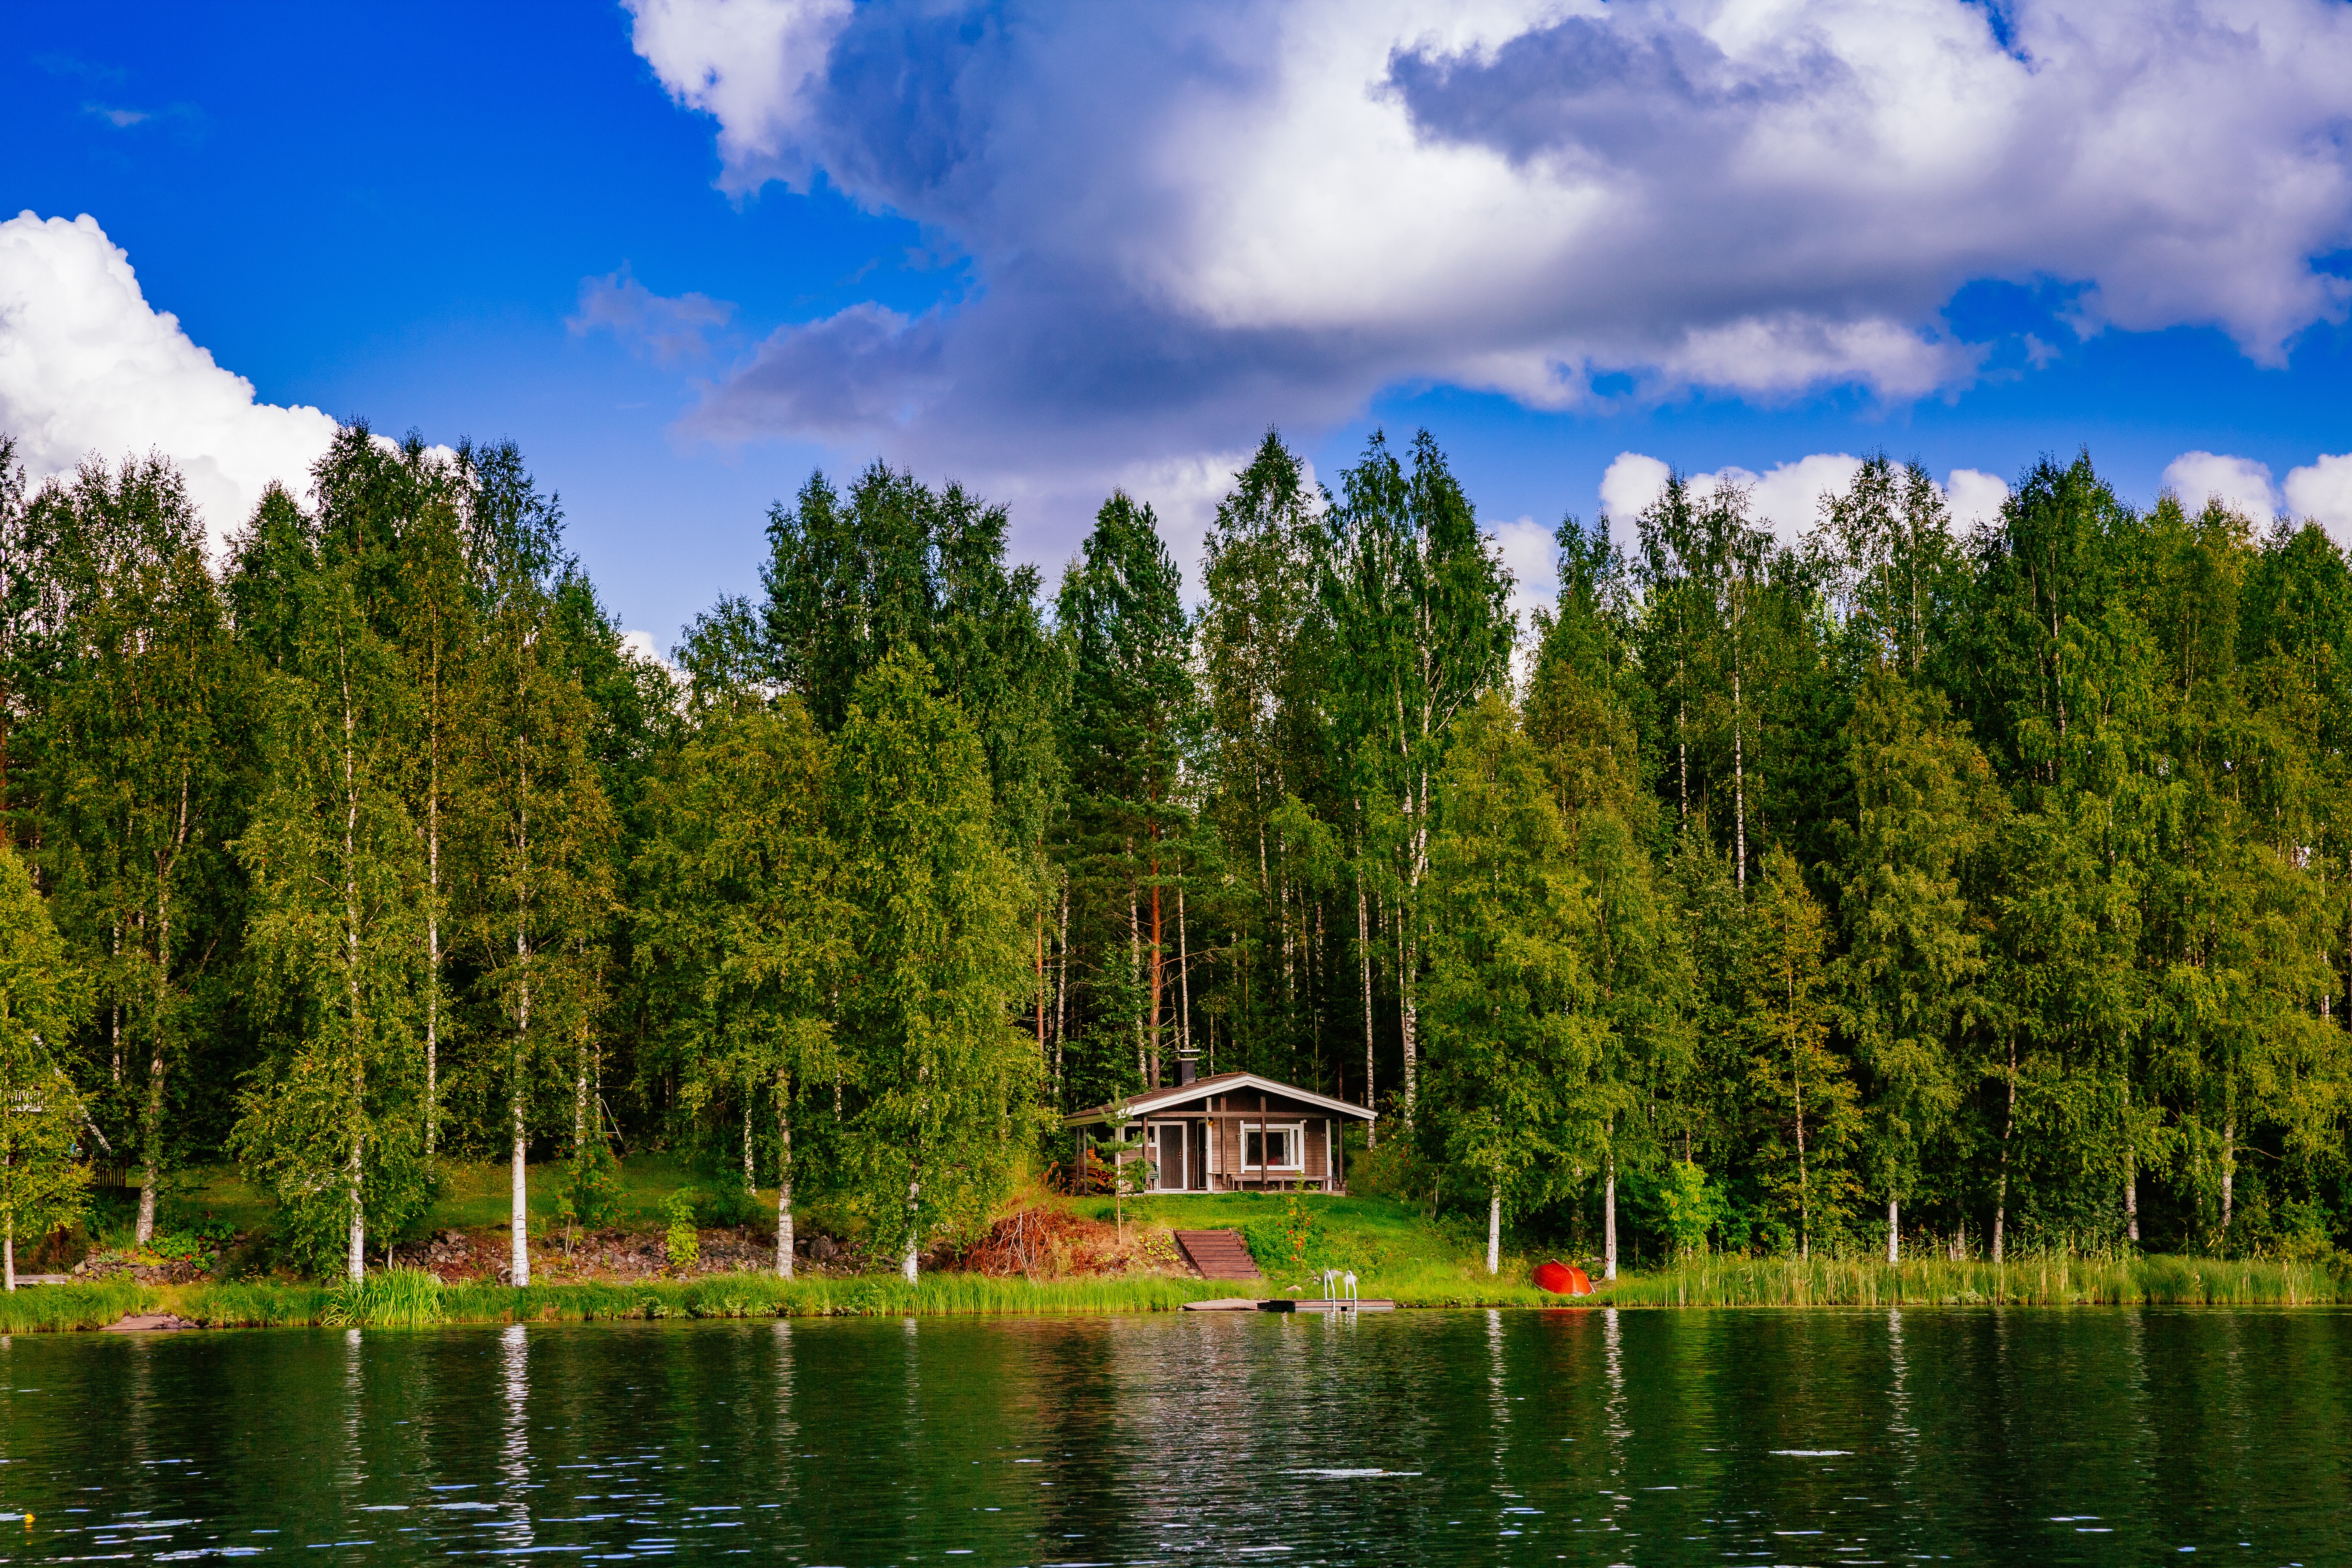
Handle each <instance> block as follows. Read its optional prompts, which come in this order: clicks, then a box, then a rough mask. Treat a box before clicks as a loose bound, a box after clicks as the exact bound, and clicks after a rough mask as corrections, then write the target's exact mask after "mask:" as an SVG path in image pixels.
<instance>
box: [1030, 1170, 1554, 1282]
mask: <svg viewBox="0 0 2352 1568" xmlns="http://www.w3.org/2000/svg"><path fill="white" fill-rule="evenodd" d="M1039 1201H1040V1202H1041V1203H1047V1204H1054V1205H1059V1206H1062V1207H1065V1208H1067V1209H1069V1210H1071V1211H1072V1212H1074V1213H1076V1214H1079V1215H1084V1216H1086V1217H1087V1218H1088V1219H1097V1220H1102V1221H1106V1222H1108V1221H1109V1220H1110V1219H1111V1218H1112V1215H1113V1200H1112V1199H1109V1198H1105V1197H1082V1198H1064V1197H1048V1198H1043V1199H1040V1200H1039ZM1118 1208H1119V1210H1120V1211H1121V1212H1123V1213H1124V1214H1125V1215H1126V1223H1127V1224H1129V1226H1136V1225H1146V1226H1160V1227H1162V1228H1164V1229H1168V1230H1237V1231H1239V1232H1241V1233H1242V1237H1243V1238H1244V1240H1245V1241H1247V1242H1248V1244H1249V1248H1250V1255H1251V1256H1252V1257H1253V1258H1255V1259H1256V1260H1257V1266H1258V1268H1260V1269H1261V1270H1262V1271H1264V1273H1265V1281H1266V1282H1265V1286H1264V1287H1261V1288H1260V1289H1265V1291H1266V1293H1268V1294H1272V1295H1292V1296H1319V1295H1321V1294H1322V1293H1323V1284H1322V1275H1323V1271H1324V1270H1325V1269H1326V1268H1338V1269H1352V1270H1353V1271H1354V1272H1355V1275H1356V1280H1357V1287H1356V1288H1357V1290H1358V1293H1359V1294H1360V1295H1364V1296H1369V1297H1381V1298H1385V1299H1387V1300H1392V1301H1396V1302H1399V1303H1402V1304H1405V1305H1411V1306H1420V1307H1469V1306H1506V1305H1517V1306H1535V1305H1538V1304H1545V1303H1549V1304H1551V1305H1558V1304H1559V1297H1557V1296H1548V1295H1546V1294H1544V1292H1542V1291H1540V1290H1538V1289H1536V1288H1535V1286H1534V1285H1532V1284H1530V1283H1529V1282H1528V1271H1529V1270H1530V1269H1531V1268H1534V1267H1535V1265H1536V1264H1538V1263H1539V1262H1541V1261H1542V1259H1541V1258H1515V1257H1506V1258H1504V1259H1503V1267H1502V1269H1501V1271H1500V1272H1499V1273H1497V1274H1496V1275H1494V1276H1492V1277H1489V1276H1488V1274H1487V1273H1486V1237H1485V1236H1484V1234H1483V1233H1476V1232H1474V1231H1473V1230H1472V1229H1471V1228H1470V1227H1468V1226H1463V1225H1460V1224H1455V1223H1448V1222H1445V1221H1439V1222H1437V1223H1435V1224H1432V1223H1431V1222H1430V1221H1429V1220H1428V1219H1427V1218H1426V1217H1424V1216H1423V1214H1422V1213H1421V1211H1420V1210H1418V1209H1416V1208H1414V1207H1413V1206H1412V1205H1410V1204H1405V1203H1400V1202H1397V1201H1396V1200H1394V1199H1391V1198H1370V1197H1328V1196H1325V1195H1324V1194H1320V1193H1302V1194H1297V1195H1296V1196H1295V1197H1294V1196H1293V1195H1291V1194H1284V1193H1186V1194H1147V1195H1144V1196H1139V1197H1129V1198H1127V1199H1125V1200H1124V1201H1123V1202H1122V1203H1120V1204H1119V1205H1118Z"/></svg>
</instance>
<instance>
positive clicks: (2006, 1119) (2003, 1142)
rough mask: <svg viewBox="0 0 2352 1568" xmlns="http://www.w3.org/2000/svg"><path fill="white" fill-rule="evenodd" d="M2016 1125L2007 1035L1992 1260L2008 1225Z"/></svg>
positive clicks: (2012, 1056)
mask: <svg viewBox="0 0 2352 1568" xmlns="http://www.w3.org/2000/svg"><path fill="white" fill-rule="evenodd" d="M2016 1127H2017V1037H2016V1036H2015V1035H2011V1037H2009V1103H2008V1105H2007V1107H2006V1108H2005V1110H2003V1112H2002V1115H2001V1122H2000V1191H1999V1195H1998V1196H1997V1197H1996V1198H1995V1199H1994V1201H1993V1209H1992V1260H1993V1261H1994V1262H1995V1263H1999V1262H2000V1259H2001V1242H2002V1234H2003V1232H2005V1231H2006V1230H2007V1229H2008V1227H2009V1135H2010V1134H2011V1132H2012V1131H2015V1130H2016Z"/></svg>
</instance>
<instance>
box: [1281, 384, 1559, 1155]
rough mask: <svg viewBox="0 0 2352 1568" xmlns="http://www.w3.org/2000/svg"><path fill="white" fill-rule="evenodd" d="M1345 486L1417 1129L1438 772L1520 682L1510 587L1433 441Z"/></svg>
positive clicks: (1345, 740) (1344, 545) (1351, 748)
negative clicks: (1456, 744)
mask: <svg viewBox="0 0 2352 1568" xmlns="http://www.w3.org/2000/svg"><path fill="white" fill-rule="evenodd" d="M1340 487H1341V499H1340V503H1339V506H1338V507H1337V508H1336V509H1335V510H1334V511H1333V512H1332V515H1331V521H1330V532H1329V537H1328V541H1327V542H1326V544H1325V546H1324V556H1325V560H1326V563H1327V565H1326V567H1325V581H1324V587H1323V599H1324V603H1325V605H1326V607H1327V613H1328V616H1329V619H1330V623H1331V629H1330V638H1331V647H1332V658H1333V664H1334V673H1335V675H1336V676H1337V681H1336V684H1337V686H1338V687H1339V690H1340V691H1341V692H1342V693H1343V697H1342V700H1341V706H1340V716H1339V735H1340V742H1339V743H1340V746H1341V749H1342V752H1343V754H1344V755H1346V756H1347V757H1348V760H1349V763H1351V764H1352V766H1353V769H1354V778H1355V784H1356V788H1357V789H1358V790H1359V791H1360V797H1361V798H1362V799H1363V800H1364V801H1365V802H1366V803H1367V806H1368V811H1367V816H1368V817H1369V818H1370V825H1369V826H1367V829H1366V832H1365V837H1366V838H1367V840H1368V841H1376V840H1379V839H1381V838H1385V839H1387V840H1388V843H1387V845H1386V848H1387V858H1388V859H1389V862H1390V865H1389V868H1388V875H1387V878H1386V885H1387V886H1388V887H1389V888H1390V889H1392V892H1393V897H1394V899H1395V900H1396V906H1397V914H1398V953H1397V970H1396V973H1397V977H1398V991H1399V998H1398V1000H1399V1011H1400V1015H1401V1028H1400V1032H1401V1036H1402V1054H1403V1058H1404V1082H1403V1085H1402V1090H1403V1104H1402V1112H1403V1117H1402V1119H1403V1122H1404V1126H1405V1128H1406V1130H1407V1131H1410V1130H1411V1129H1412V1121H1413V1105H1414V1099H1415V1095H1416V1092H1417V1085H1416V1083H1415V1075H1416V1069H1417V1058H1418V1054H1419V1045H1418V1040H1417V1038H1416V1035H1417V1030H1418V1026H1419V1025H1418V1020H1419V1004H1418V984H1419V975H1420V969H1421V963H1422V952H1421V940H1422V938H1421V924H1420V899H1421V888H1422V884H1423V880H1424V879H1426V878H1427V876H1428V874H1429V844H1430V834H1431V832H1432V830H1433V820H1434V818H1433V812H1434V809H1435V804H1436V795H1435V790H1436V781H1437V774H1438V771H1439V769H1440V767H1441V766H1442V765H1443V763H1444V754H1445V748H1446V746H1447V744H1448V743H1449V741H1450V739H1451V731H1452V729H1453V726H1454V721H1456V720H1457V719H1458V718H1460V717H1461V716H1462V715H1463V714H1465V713H1466V712H1468V711H1469V710H1471V709H1472V708H1474V707H1475V705H1476V704H1477V702H1478V700H1479V699H1480V698H1482V697H1483V696H1484V695H1485V694H1486V693H1487V692H1489V691H1492V690H1496V689H1499V688H1500V687H1501V686H1502V684H1503V683H1504V682H1505V681H1506V680H1507V678H1508V676H1509V664H1510V651H1511V640H1512V636H1513V626H1512V622H1511V616H1510V612H1509V610H1508V609H1507V603H1508V600H1509V597H1510V588H1511V577H1510V574H1509V573H1508V572H1507V571H1505V570H1504V568H1503V565H1502V563H1501V560H1500V558H1499V556H1498V555H1497V554H1496V551H1495V547H1494V545H1493V542H1491V541H1490V540H1488V539H1486V538H1485V537H1484V536H1482V535H1481V534H1480V533H1479V531H1478V524H1477V519H1476V517H1475V514H1474V513H1473V511H1472V510H1471V507H1470V500H1469V498H1468V497H1467V496H1465V495H1464V494H1463V492H1462V488H1461V486H1460V485H1459V484H1457V483H1456V482H1455V480H1454V475H1453V473H1452V471H1451V470H1450V469H1449V468H1447V467H1446V463H1445V458H1444V454H1443V453H1441V452H1439V451H1438V449H1437V444H1436V442H1435V441H1433V439H1432V438H1431V437H1430V435H1429V432H1428V431H1426V430H1423V431H1421V432H1419V433H1417V434H1416V435H1415V437H1413V445H1412V468H1411V469H1410V470H1409V471H1408V469H1407V468H1405V466H1404V464H1403V463H1402V462H1401V461H1400V460H1399V459H1398V458H1397V457H1396V456H1395V454H1393V453H1391V451H1390V450H1389V449H1388V447H1387V444H1386V442H1385V441H1384V440H1383V439H1382V437H1381V436H1379V435H1378V434H1375V435H1374V436H1373V437H1372V440H1371V443H1370V446H1369V447H1367V448H1366V450H1365V453H1364V457H1363V458H1362V460H1361V461H1360V462H1359V463H1358V464H1357V465H1356V466H1355V467H1354V468H1350V469H1349V470H1348V471H1347V472H1346V473H1345V474H1344V475H1342V476H1341V479H1340ZM1383 828H1385V829H1386V831H1381V829H1383Z"/></svg>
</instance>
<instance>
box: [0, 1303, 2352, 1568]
mask: <svg viewBox="0 0 2352 1568" xmlns="http://www.w3.org/2000/svg"><path fill="white" fill-rule="evenodd" d="M0 1376H5V1384H6V1387H5V1391H0V1443H5V1452H0V1510H5V1511H6V1513H7V1514H8V1516H9V1517H7V1518H6V1520H5V1523H0V1555H12V1556H13V1557H14V1559H15V1560H16V1561H20V1562H22V1561H32V1562H57V1563H64V1562H76V1561H79V1562H93V1561H131V1562H157V1563H162V1562H180V1561H192V1560H194V1559H197V1558H202V1557H211V1556H215V1555H218V1556H243V1555H248V1554H268V1555H269V1556H272V1557H276V1558H278V1559H279V1560H281V1561H285V1560H291V1561H299V1562H320V1561H328V1560H332V1561H337V1562H359V1563H411V1562H417V1561H420V1560H424V1559H427V1558H432V1557H436V1556H444V1555H446V1556H478V1555H548V1556H552V1557H556V1558H558V1559H560V1560H570V1561H600V1562H611V1561H617V1560H625V1559H629V1558H635V1557H649V1556H675V1557H682V1558H687V1559H690V1560H693V1561H698V1562H699V1561H709V1560H714V1559H717V1558H719V1557H721V1556H724V1555H728V1554H731V1553H750V1554H751V1555H753V1556H755V1557H759V1558H764V1559H771V1560H776V1561H781V1562H786V1563H801V1564H809V1565H814V1564H840V1565H845V1568H863V1565H866V1564H882V1563H930V1564H964V1563H968V1564H972V1565H975V1568H981V1565H988V1568H993V1565H998V1564H1013V1563H1036V1564H1043V1563H1099V1564H1113V1563H1171V1564H1185V1563H1247V1562H1263V1563H1269V1564H1309V1563H1529V1564H1535V1563H1556V1562H1563V1561H1564V1562H1568V1563H1596V1564H1605V1563H1641V1564H1673V1563H1912V1562H1924V1561H1928V1560H1936V1561H1942V1560H1946V1559H1948V1560H1950V1561H1953V1562H1956V1563H2153V1562H2155V1561H2157V1560H2158V1559H2159V1558H2165V1559H2168V1560H2172V1561H2200V1560H2201V1561H2210V1560H2211V1559H2212V1558H2213V1557H2215V1556H2217V1555H2218V1556H2219V1557H2220V1558H2221V1561H2223V1562H2226V1563H2231V1564H2241V1563H2246V1564H2253V1563H2262V1564H2268V1563H2311V1564H2318V1563H2345V1562H2347V1561H2352V1513H2347V1504H2352V1402H2347V1392H2352V1383H2347V1377H2352V1314H2347V1313H2344V1312H2339V1311H2335V1310H2324V1309H2323V1310H2280V1311H2261V1310H2249V1311H2236V1310H2103V1309H2072V1310H2068V1309H2049V1310H2030V1309H2029V1310H1972V1309H1950V1310H1932V1309H1931V1310H1917V1309H1913V1310H1903V1311H1900V1312H1895V1311H1885V1310H1874V1311H1861V1310H1853V1311H1846V1310H1814V1311H1791V1312H1766V1311H1749V1312H1734V1311H1714V1312H1710V1311H1685V1312H1675V1311H1651V1312H1636V1311H1626V1312H1607V1311H1597V1310H1584V1311H1554V1312H1533V1311H1513V1312H1484V1311H1446V1312H1438V1311H1420V1312H1412V1311H1407V1312H1397V1313H1394V1314H1392V1315H1388V1316H1380V1317H1370V1318H1365V1319H1363V1320H1361V1321H1323V1320H1318V1319H1316V1318H1311V1317H1276V1316H1270V1315H1259V1314H1255V1313H1252V1314H1194V1313H1182V1314H1171V1315H1166V1316H1158V1317H1126V1318H1085V1319H1079V1318H1055V1319H1045V1318H1026V1319H1024V1318H991V1319H926V1320H921V1321H898V1320H872V1319H819V1320H796V1321H788V1322H776V1321H763V1322H684V1323H630V1324H603V1325H584V1326H572V1325H562V1326H559V1325H545V1326H541V1325H532V1326H530V1327H515V1328H508V1329H497V1328H488V1329H485V1328H459V1329H445V1330H428V1331H384V1330H373V1331H367V1332H365V1333H362V1332H359V1331H333V1330H301V1331H257V1332H226V1333H183V1334H177V1335H166V1336H158V1337H152V1338H140V1339H132V1338H127V1337H121V1336H115V1335H97V1334H79V1335H25V1334H19V1335H16V1336H15V1337H14V1338H13V1339H5V1340H0ZM26 1509H29V1510H31V1512H32V1514H33V1519H32V1521H31V1523H30V1525H29V1526H26V1525H24V1524H23V1523H21V1522H20V1521H19V1520H18V1519H17V1518H16V1517H15V1516H16V1514H17V1513H19V1512H21V1511H22V1510H26ZM314 1553H324V1554H326V1555H313V1554H314ZM2191 1553H2193V1554H2194V1557H2193V1558H2192V1557H2190V1556H2189V1554H2191Z"/></svg>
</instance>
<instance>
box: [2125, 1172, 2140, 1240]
mask: <svg viewBox="0 0 2352 1568" xmlns="http://www.w3.org/2000/svg"><path fill="white" fill-rule="evenodd" d="M2136 1178H2137V1171H2134V1173H2132V1174H2131V1175H2126V1177H2125V1178H2124V1239H2125V1240H2126V1241H2128V1242H2130V1243H2131V1244H2132V1245H2133V1246H2134V1247H2137V1246H2138V1245H2139V1183H2138V1181H2137V1179H2136Z"/></svg>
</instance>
